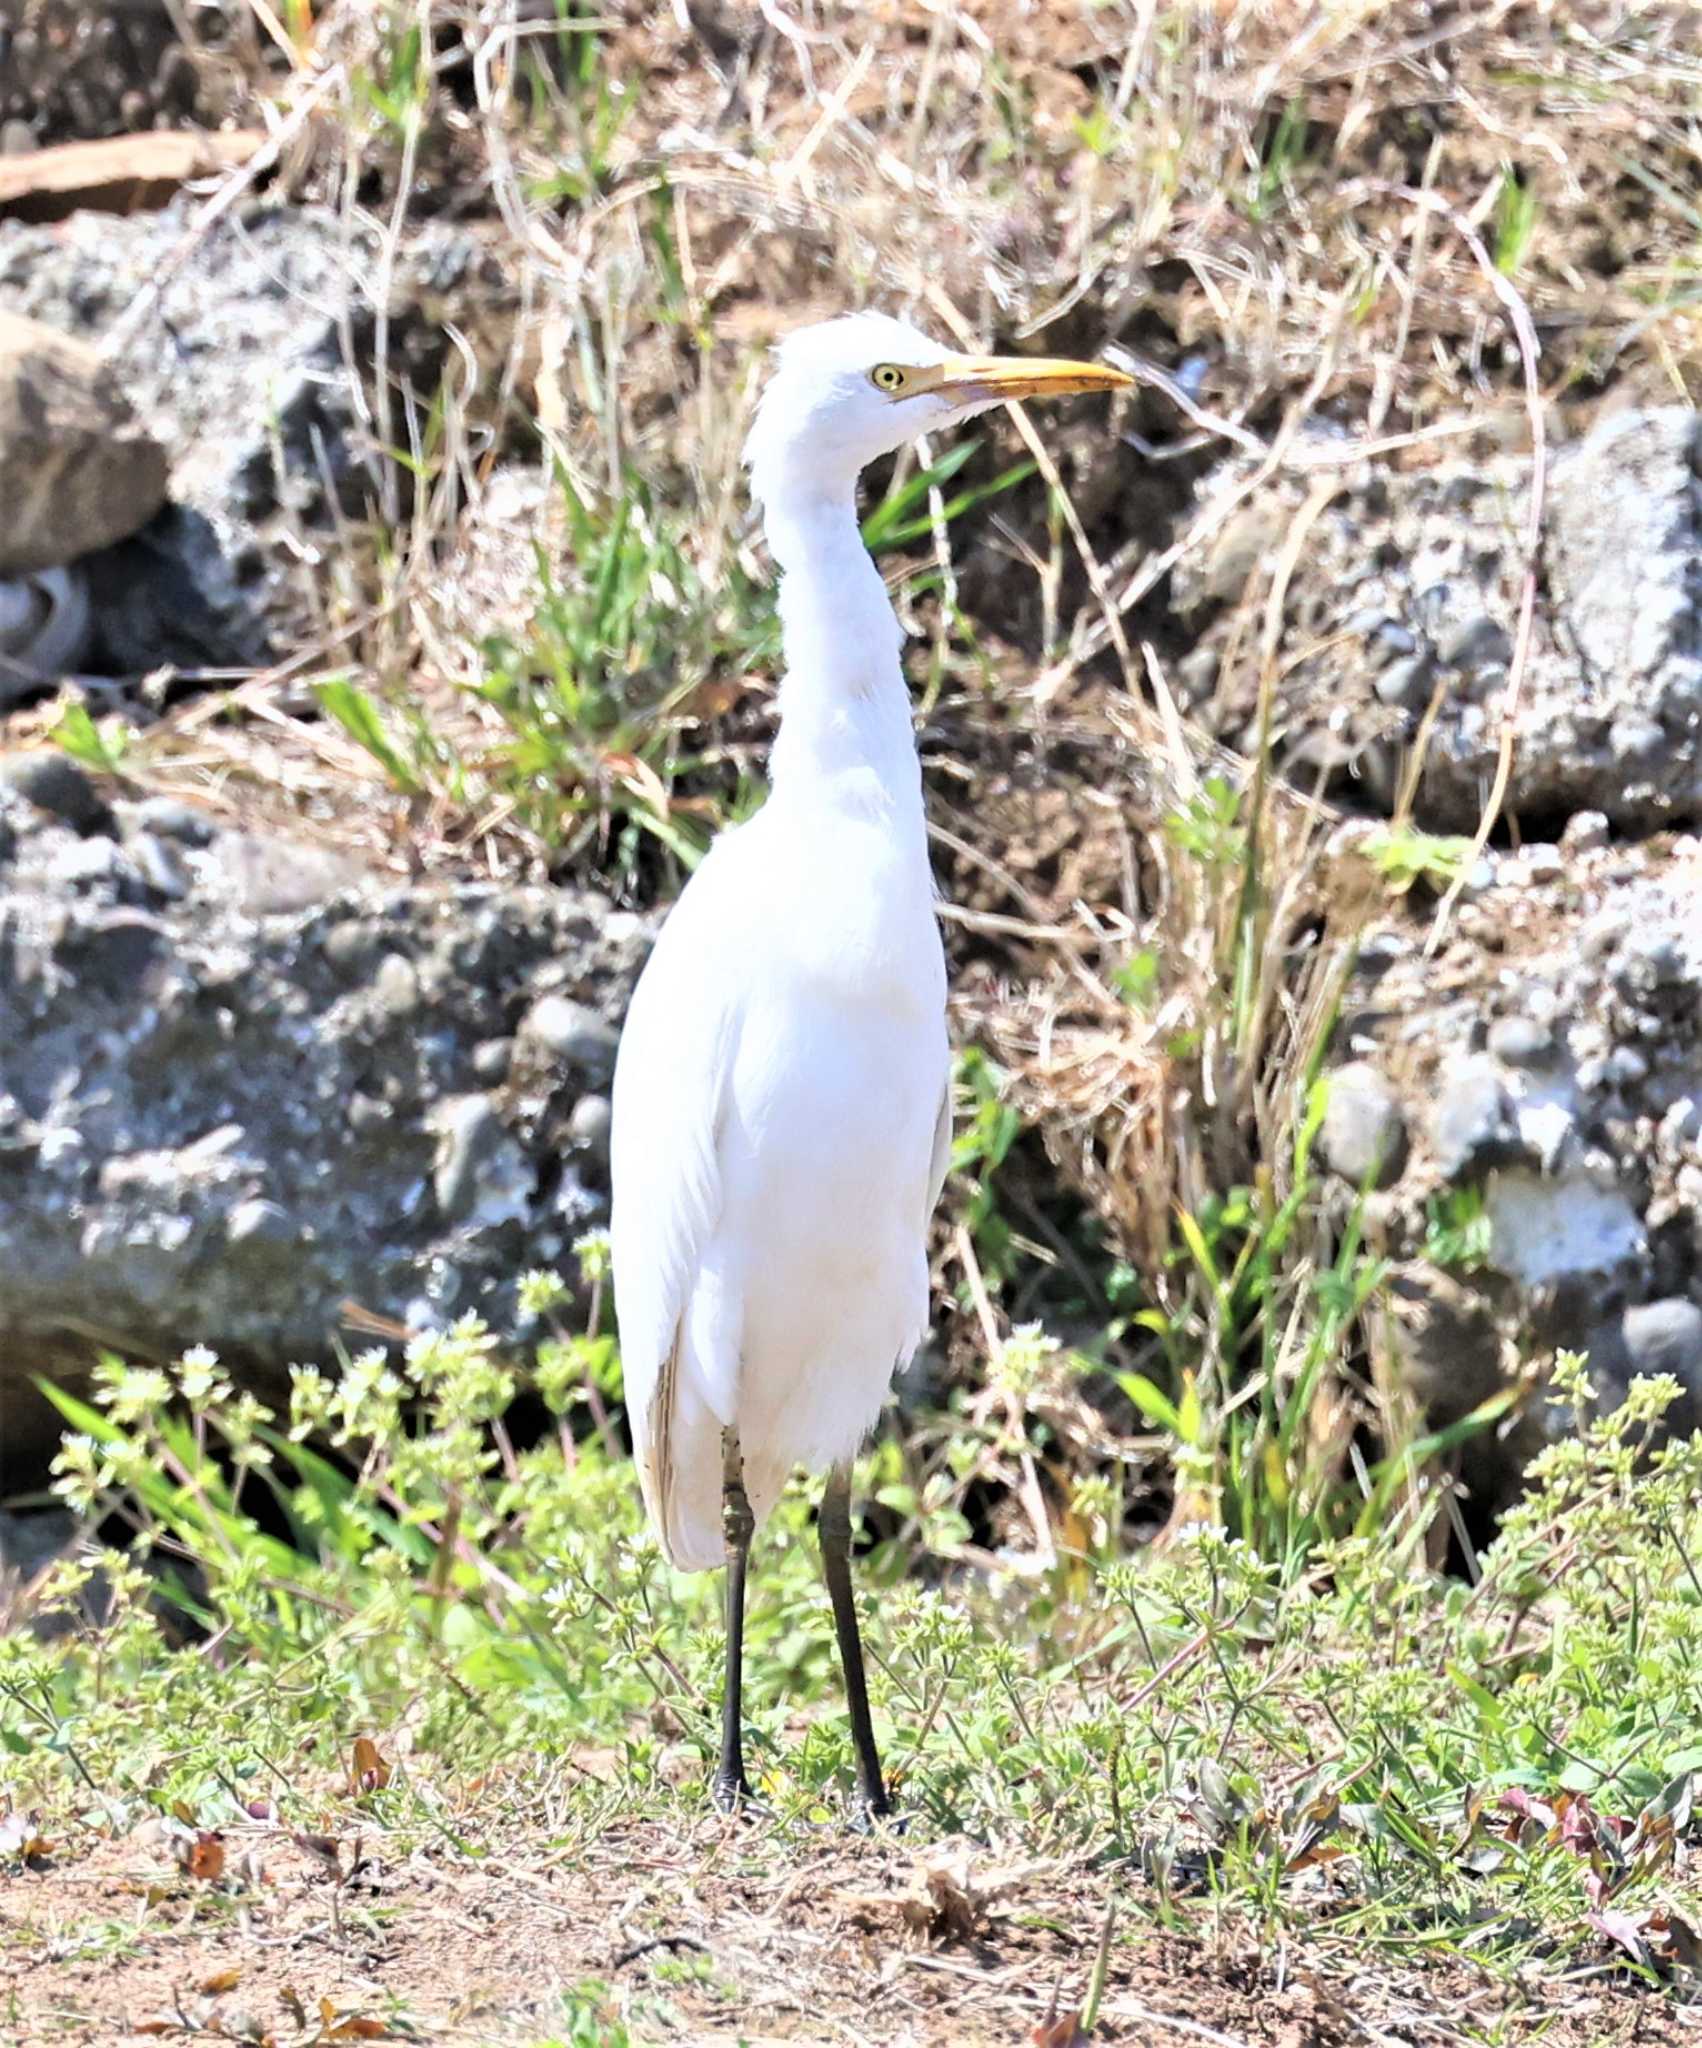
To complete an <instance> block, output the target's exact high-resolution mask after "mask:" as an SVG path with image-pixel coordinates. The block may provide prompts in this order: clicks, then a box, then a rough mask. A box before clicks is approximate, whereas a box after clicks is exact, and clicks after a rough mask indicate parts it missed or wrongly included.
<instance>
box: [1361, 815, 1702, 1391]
mask: <svg viewBox="0 0 1702 2048" xmlns="http://www.w3.org/2000/svg"><path fill="white" fill-rule="evenodd" d="M1574 824H1575V829H1574V831H1573V832H1572V834H1571V835H1570V836H1569V838H1568V839H1567V841H1566V842H1565V843H1564V844H1563V845H1562V846H1558V847H1557V846H1553V845H1547V846H1534V847H1529V848H1526V849H1525V850H1523V851H1522V852H1519V853H1504V854H1500V855H1498V856H1495V857H1493V858H1492V859H1491V860H1490V861H1489V862H1488V863H1486V866H1485V871H1484V873H1483V874H1482V875H1480V876H1479V877H1478V878H1477V879H1476V883H1475V884H1474V887H1473V889H1472V891H1471V892H1470V895H1469V897H1468V899H1467V900H1466V901H1465V902H1464V903H1463V904H1462V905H1461V906H1460V907H1459V909H1458V911H1457V914H1456V916H1455V918H1454V921H1453V923H1452V926H1451V928H1450V932H1449V935H1448V937H1447V940H1446V942H1445V943H1444V944H1443V945H1442V947H1441V948H1440V949H1439V950H1437V951H1435V952H1434V953H1430V952H1428V951H1427V949H1426V945H1425V942H1424V924H1423V922H1422V921H1412V920H1407V919H1402V918H1399V917H1391V918H1390V919H1389V920H1388V921H1387V923H1386V924H1385V925H1383V927H1382V928H1381V929H1378V930H1375V931H1373V932H1372V933H1371V934H1369V935H1368V937H1367V939H1366V941H1365V943H1364V945H1363V947H1362V949H1361V954H1360V966H1359V970H1358V973H1357V975H1356V978H1355V980H1354V982H1353V983H1352V984H1351V986H1350V988H1349V991H1348V994H1347V998H1346V1000H1345V1001H1344V1005H1343V1018H1342V1026H1341V1031H1340V1034H1339V1042H1340V1043H1341V1044H1342V1045H1343V1047H1344V1048H1351V1049H1352V1054H1353V1062H1352V1064H1351V1065H1348V1066H1345V1067H1343V1068H1341V1069H1340V1070H1339V1074H1338V1079H1337V1081H1336V1082H1335V1083H1333V1084H1332V1112H1333V1106H1334V1090H1335V1089H1336V1088H1340V1089H1341V1090H1343V1091H1344V1093H1345V1095H1346V1098H1347V1100H1348V1101H1349V1102H1350V1103H1355V1102H1357V1101H1358V1100H1359V1099H1360V1098H1362V1097H1365V1096H1367V1095H1371V1096H1373V1097H1374V1099H1375V1100H1376V1101H1377V1102H1378V1103H1379V1104H1388V1103H1392V1104H1393V1105H1394V1108H1393V1109H1392V1110H1390V1111H1388V1119H1389V1121H1390V1123H1391V1125H1393V1124H1394V1123H1395V1122H1397V1121H1398V1123H1399V1125H1400V1127H1401V1128H1402V1129H1403V1130H1404V1131H1405V1132H1408V1133H1410V1134H1411V1144H1410V1148H1408V1149H1407V1150H1406V1151H1404V1152H1403V1153H1402V1154H1401V1155H1400V1169H1399V1171H1398V1173H1397V1174H1396V1175H1395V1176H1394V1177H1393V1178H1392V1179H1391V1180H1390V1183H1389V1185H1388V1186H1387V1188H1386V1189H1385V1190H1384V1191H1383V1192H1379V1193H1376V1194H1373V1195H1371V1196H1370V1197H1369V1212H1370V1213H1369V1217H1368V1227H1369V1228H1370V1229H1372V1230H1373V1231H1374V1232H1375V1234H1376V1236H1377V1238H1378V1241H1379V1243H1380V1244H1381V1245H1382V1246H1383V1247H1384V1248H1385V1249H1386V1250H1388V1251H1389V1252H1391V1253H1392V1254H1394V1255H1395V1256H1396V1257H1397V1258H1405V1259H1410V1260H1414V1261H1424V1262H1427V1263H1429V1264H1432V1265H1433V1264H1434V1263H1435V1262H1437V1261H1441V1262H1442V1263H1443V1264H1444V1265H1445V1266H1451V1267H1452V1268H1453V1269H1454V1281H1455V1284H1456V1285H1457V1286H1458V1287H1459V1288H1461V1289H1463V1290H1465V1293H1466V1294H1467V1295H1470V1296H1473V1297H1475V1298H1476V1300H1477V1303H1478V1311H1477V1313H1478V1314H1479V1315H1480V1317H1481V1318H1483V1319H1484V1325H1485V1327H1486V1328H1493V1330H1494V1331H1495V1332H1496V1333H1497V1338H1498V1342H1499V1344H1500V1348H1501V1351H1502V1353H1503V1355H1504V1356H1505V1357H1507V1358H1509V1359H1519V1358H1530V1357H1532V1356H1533V1355H1537V1356H1540V1355H1541V1354H1542V1353H1543V1352H1544V1351H1546V1350H1549V1349H1552V1348H1555V1347H1558V1346H1562V1345H1564V1346H1567V1347H1570V1348H1576V1349H1580V1350H1587V1351H1589V1352H1590V1354H1591V1358H1592V1363H1593V1365H1594V1367H1595V1369H1596V1372H1597V1377H1598V1379H1599V1380H1600V1382H1601V1383H1602V1385H1603V1388H1604V1391H1605V1390H1611V1389H1612V1388H1613V1387H1614V1386H1615V1384H1617V1383H1620V1382H1623V1380H1624V1379H1625V1378H1626V1377H1627V1376H1628V1375H1629V1374H1630V1373H1631V1372H1634V1371H1651V1370H1663V1371H1670V1372H1672V1373H1673V1374H1674V1375H1675V1376H1676V1377H1677V1378H1678V1379H1679V1380H1680V1383H1681V1385H1683V1386H1684V1388H1685V1389H1686V1394H1687V1401H1686V1405H1685V1407H1684V1408H1683V1409H1681V1411H1680V1416H1681V1419H1682V1418H1683V1417H1684V1416H1686V1415H1694V1414H1696V1413H1702V1336H1699V1335H1698V1333H1699V1332H1702V841H1699V840H1697V839H1694V838H1689V837H1679V838H1666V839H1654V840H1651V841H1648V842H1646V843H1645V844H1643V845H1641V846H1635V847H1627V846H1613V845H1611V844H1609V843H1608V842H1607V839H1606V836H1605V833H1604V832H1603V831H1602V830H1601V824H1602V821H1601V820H1600V819H1599V818H1595V819H1591V818H1588V817H1583V818H1579V819H1577V820H1575V821H1574ZM1331 1127H1332V1124H1331V1118H1330V1117H1329V1116H1327V1117H1326V1122H1325V1132H1326V1135H1327V1134H1328V1132H1329V1131H1330V1129H1331ZM1327 1156H1328V1157H1329V1159H1330V1162H1331V1164H1332V1166H1333V1167H1334V1168H1335V1170H1336V1172H1337V1174H1338V1176H1339V1185H1340V1193H1339V1199H1340V1200H1341V1201H1342V1202H1343V1203H1344V1204H1345V1203H1346V1202H1348V1201H1351V1200H1354V1199H1356V1198H1357V1194H1358V1188H1359V1185H1360V1183H1361V1180H1362V1177H1363V1174H1364V1172H1365V1169H1366V1160H1367V1157H1368V1154H1367V1153H1366V1152H1365V1151H1364V1150H1363V1149H1362V1150H1361V1151H1358V1152H1354V1153H1352V1154H1351V1155H1350V1156H1349V1157H1348V1158H1347V1159H1346V1160H1345V1161H1343V1160H1340V1159H1338V1158H1337V1157H1336V1154H1335V1152H1334V1151H1333V1150H1329V1151H1327ZM1414 1270H1417V1268H1416V1267H1415V1268H1414ZM1409 1336H1410V1333H1405V1332H1403V1327H1402V1325H1401V1323H1400V1320H1399V1318H1397V1319H1396V1322H1395V1325H1394V1327H1393V1330H1392V1338H1393V1342H1394V1346H1395V1349H1396V1351H1397V1352H1398V1353H1400V1354H1401V1359H1402V1363H1403V1364H1404V1365H1405V1366H1406V1368H1407V1376H1408V1378H1409V1379H1411V1380H1413V1381H1414V1383H1415V1385H1416V1386H1418V1387H1419V1390H1420V1391H1421V1392H1422V1394H1423V1396H1424V1398H1425V1400H1426V1404H1427V1405H1428V1406H1430V1407H1431V1408H1432V1409H1433V1410H1436V1409H1438V1408H1441V1409H1442V1410H1444V1411H1446V1409H1447V1408H1448V1406H1449V1403H1448V1402H1447V1401H1445V1400H1442V1399H1440V1398H1439V1397H1440V1396H1441V1395H1442V1394H1443V1393H1445V1392H1446V1389H1445V1387H1444V1386H1443V1382H1444V1381H1445V1380H1446V1378H1447V1377H1448V1375H1449V1374H1450V1373H1451V1374H1453V1375H1455V1377H1456V1378H1458V1379H1459V1381H1460V1386H1459V1388H1458V1390H1457V1391H1458V1392H1459V1394H1460V1396H1461V1399H1460V1401H1459V1402H1457V1403H1455V1404H1454V1405H1455V1406H1462V1405H1463V1406H1469V1405H1471V1402H1472V1401H1474V1400H1476V1399H1478V1398H1480V1397H1481V1394H1482V1392H1483V1391H1484V1386H1483V1374H1482V1372H1481V1371H1478V1370H1477V1369H1475V1368H1473V1369H1472V1370H1471V1371H1469V1372H1468V1370H1467V1367H1466V1363H1465V1356H1464V1353H1463V1352H1462V1351H1461V1350H1460V1348H1459V1347H1458V1346H1457V1345H1453V1344H1442V1345H1440V1346H1438V1345H1436V1344H1431V1345H1430V1346H1429V1349H1428V1350H1427V1351H1424V1352H1423V1354H1422V1356H1421V1355H1420V1354H1419V1352H1418V1351H1416V1350H1415V1349H1414V1348H1413V1346H1412V1345H1411V1343H1410V1341H1409ZM1450 1360H1451V1361H1452V1364H1450V1363H1449V1361H1450Z"/></svg>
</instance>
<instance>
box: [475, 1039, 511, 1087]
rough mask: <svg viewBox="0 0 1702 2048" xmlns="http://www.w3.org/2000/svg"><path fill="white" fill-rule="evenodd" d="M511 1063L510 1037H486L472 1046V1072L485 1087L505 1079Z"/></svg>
mask: <svg viewBox="0 0 1702 2048" xmlns="http://www.w3.org/2000/svg"><path fill="white" fill-rule="evenodd" d="M513 1063H514V1041H513V1039H512V1038H486V1039H483V1040H481V1041H480V1043H479V1044H477V1045H475V1046H474V1047H473V1062H472V1064H473V1072H474V1073H475V1074H476V1075H477V1076H478V1077H479V1079H480V1080H481V1081H483V1082H484V1083H485V1084H486V1086H487V1087H492V1086H495V1085H496V1084H497V1083H498V1082H501V1081H506V1080H507V1079H508V1070H509V1068H510V1067H511V1066H512V1065H513Z"/></svg>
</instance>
